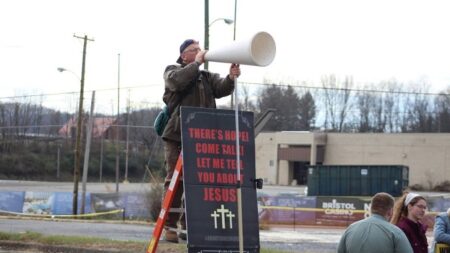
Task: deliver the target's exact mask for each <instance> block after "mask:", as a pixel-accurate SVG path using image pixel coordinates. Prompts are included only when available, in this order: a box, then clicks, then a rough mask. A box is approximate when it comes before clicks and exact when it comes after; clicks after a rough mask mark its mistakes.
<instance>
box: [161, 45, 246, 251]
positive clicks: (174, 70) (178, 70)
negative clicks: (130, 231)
mask: <svg viewBox="0 0 450 253" xmlns="http://www.w3.org/2000/svg"><path fill="white" fill-rule="evenodd" d="M206 52H207V51H205V50H201V49H200V46H199V43H198V41H195V40H192V39H188V40H185V41H184V42H183V43H182V44H181V46H180V56H179V58H178V60H177V63H178V64H175V65H169V66H167V67H166V70H165V72H164V82H165V91H164V96H163V100H164V102H165V103H166V105H167V106H168V108H169V114H170V119H169V121H168V123H167V125H166V127H165V129H164V132H163V134H162V139H163V141H164V153H165V163H166V172H167V176H166V178H165V182H164V195H163V197H164V196H165V195H166V192H167V189H168V187H169V184H170V180H171V179H172V176H173V172H174V170H175V165H176V163H177V160H178V157H179V155H180V152H181V130H180V125H181V122H180V106H193V107H203V108H216V100H215V99H216V98H222V97H225V96H228V95H231V94H232V93H233V90H234V79H235V78H237V77H239V75H240V74H241V70H240V68H239V65H238V64H231V66H230V71H229V74H228V75H227V76H226V77H225V78H222V77H220V75H219V74H216V73H211V72H209V71H207V70H200V69H199V67H200V65H202V64H203V63H204V61H205V59H204V56H205V53H206ZM182 195H183V186H182V185H180V187H178V190H177V192H176V193H175V197H174V199H173V202H172V208H174V209H176V208H179V209H181V208H182V201H181V198H182ZM178 221H180V225H181V229H182V230H183V232H181V233H179V235H178V234H177V232H176V231H177V228H178V226H177V223H178ZM185 230H186V220H185V216H184V212H183V213H182V214H181V215H180V213H179V212H169V214H168V216H167V220H166V225H165V235H164V239H165V240H166V241H169V242H175V243H177V242H178V237H180V238H181V239H183V240H186V233H185V232H184V231H185Z"/></svg>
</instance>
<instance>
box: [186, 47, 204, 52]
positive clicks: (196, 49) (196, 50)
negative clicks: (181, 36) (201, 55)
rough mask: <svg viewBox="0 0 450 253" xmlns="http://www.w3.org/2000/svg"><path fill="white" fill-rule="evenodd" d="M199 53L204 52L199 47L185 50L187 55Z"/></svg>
mask: <svg viewBox="0 0 450 253" xmlns="http://www.w3.org/2000/svg"><path fill="white" fill-rule="evenodd" d="M198 51H202V50H201V49H200V48H199V47H197V48H191V49H188V50H185V51H184V53H187V52H189V53H197V52H198Z"/></svg>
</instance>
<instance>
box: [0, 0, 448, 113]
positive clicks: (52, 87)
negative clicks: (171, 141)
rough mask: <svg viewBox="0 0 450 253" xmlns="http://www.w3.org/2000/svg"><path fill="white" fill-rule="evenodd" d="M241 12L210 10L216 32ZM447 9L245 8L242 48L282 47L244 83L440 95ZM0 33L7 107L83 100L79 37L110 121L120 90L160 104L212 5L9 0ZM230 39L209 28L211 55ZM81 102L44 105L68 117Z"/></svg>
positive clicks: (427, 5) (245, 70)
mask: <svg viewBox="0 0 450 253" xmlns="http://www.w3.org/2000/svg"><path fill="white" fill-rule="evenodd" d="M234 3H235V1H234V0H210V1H209V5H210V22H212V21H213V20H215V19H216V18H230V19H233V18H234ZM449 6H450V2H448V1H444V0H442V1H440V0H437V1H433V0H427V1H425V0H424V1H418V0H398V1H396V0H377V1H365V0H354V1H353V0H314V1H311V0H240V1H238V6H237V18H236V21H237V22H236V25H237V26H236V39H237V40H239V39H240V38H244V37H248V36H250V35H251V34H254V33H255V32H258V31H266V32H268V33H270V34H271V35H272V36H273V37H274V39H275V41H276V45H277V54H276V57H275V60H274V61H273V63H272V64H271V65H269V66H267V67H250V66H242V76H241V78H240V80H241V81H243V82H254V83H260V82H263V80H264V79H268V80H271V81H273V82H275V83H276V82H284V83H286V82H297V83H300V82H302V81H306V82H307V83H308V84H310V85H320V78H321V77H322V76H323V75H329V74H336V75H337V76H338V78H340V79H343V78H344V77H345V76H346V75H350V76H353V79H354V81H355V83H356V84H364V83H371V82H372V83H377V82H379V81H381V80H388V79H392V78H395V79H396V80H398V81H400V82H403V83H408V82H413V81H418V80H425V81H426V82H428V83H430V84H432V89H431V90H430V91H433V92H436V91H440V90H442V89H445V88H446V87H448V85H449V84H450V29H449V24H450V15H448V10H449V9H450V8H449ZM0 24H1V25H0V26H1V32H0V69H1V72H0V86H1V91H2V92H1V95H0V98H1V99H0V102H5V101H7V100H6V99H4V97H9V96H16V95H27V94H41V93H43V94H49V93H64V92H70V91H74V92H77V91H79V79H78V78H79V76H80V75H81V59H82V47H83V43H82V40H80V39H76V38H74V37H73V35H74V34H76V35H79V36H84V35H87V36H88V37H89V38H92V39H94V41H93V42H88V47H87V57H86V60H87V65H86V88H85V89H86V90H88V91H90V90H99V92H98V95H97V96H98V97H99V99H100V100H101V99H103V101H110V102H109V103H107V102H103V103H100V102H99V103H100V104H99V106H98V107H97V108H99V110H105V111H113V110H114V109H113V108H114V102H113V100H114V98H115V96H116V95H114V93H113V91H111V92H110V93H108V92H106V91H103V92H100V90H102V89H108V88H111V89H114V88H117V86H118V82H119V80H120V86H121V87H140V88H132V89H130V92H129V93H128V91H127V90H126V89H125V90H124V91H123V92H121V94H123V95H122V99H121V105H122V107H124V104H123V103H125V102H124V101H125V100H126V99H125V98H126V97H128V96H129V97H131V100H134V101H142V100H145V101H146V102H148V103H157V102H160V101H161V96H162V92H163V86H164V84H163V80H162V73H163V71H164V68H165V66H166V65H168V64H171V63H173V62H175V60H176V58H177V57H178V53H179V52H178V48H179V45H180V44H181V42H182V41H183V40H184V39H186V38H195V39H198V40H199V41H200V43H201V44H202V45H203V43H204V38H203V36H204V1H203V0H192V1H186V0H164V1H150V0H105V1H100V0H2V1H0ZM232 40H233V25H227V24H225V23H223V22H216V23H214V24H213V25H212V26H211V27H210V48H211V49H214V48H215V47H220V46H221V45H224V44H228V43H230V42H231V41H232ZM119 53H120V79H119V77H118V69H119V67H118V66H119V65H118V58H119V57H118V54H119ZM58 67H64V68H67V69H69V70H71V71H72V72H73V73H74V74H72V73H59V72H57V71H56V69H57V68H58ZM227 67H228V64H223V63H211V64H210V68H209V69H210V70H211V71H215V72H219V73H222V74H226V72H227ZM77 76H78V77H77ZM107 93H108V95H106V94H107ZM128 94H129V95H128ZM75 97H76V96H75V95H74V96H64V95H59V96H46V97H45V101H46V102H48V103H52V105H53V106H56V107H60V108H63V107H64V106H67V104H71V103H75V102H73V101H72V100H73V98H75ZM89 97H90V94H88V95H86V98H87V100H88V99H89ZM68 100H71V101H70V102H68ZM86 104H87V105H88V104H89V101H87V102H86Z"/></svg>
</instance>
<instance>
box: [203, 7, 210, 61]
mask: <svg viewBox="0 0 450 253" xmlns="http://www.w3.org/2000/svg"><path fill="white" fill-rule="evenodd" d="M204 49H205V50H208V49H209V0H205V48H204ZM203 66H204V69H206V70H207V69H208V61H205V63H204V64H203Z"/></svg>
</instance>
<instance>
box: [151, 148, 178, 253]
mask: <svg viewBox="0 0 450 253" xmlns="http://www.w3.org/2000/svg"><path fill="white" fill-rule="evenodd" d="M182 168H183V158H182V154H181V153H180V156H179V157H178V161H177V164H176V165H175V171H174V172H173V176H172V179H171V180H170V185H169V189H167V192H166V196H165V197H164V201H163V204H162V207H161V212H160V213H159V216H158V220H157V221H156V226H155V229H154V230H153V235H152V239H151V241H150V243H149V245H148V247H147V251H146V253H155V252H156V248H157V247H158V242H159V238H160V237H161V233H162V230H163V229H164V223H165V222H166V219H167V215H168V214H169V212H170V206H171V205H172V201H173V197H174V196H175V193H176V192H177V189H178V186H179V185H180V177H181V175H182V174H181V173H182Z"/></svg>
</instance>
